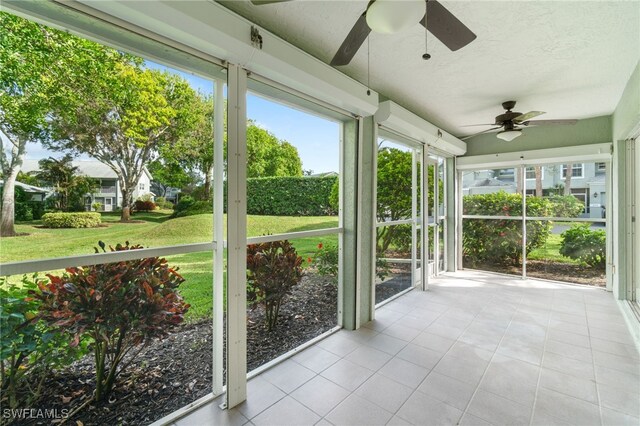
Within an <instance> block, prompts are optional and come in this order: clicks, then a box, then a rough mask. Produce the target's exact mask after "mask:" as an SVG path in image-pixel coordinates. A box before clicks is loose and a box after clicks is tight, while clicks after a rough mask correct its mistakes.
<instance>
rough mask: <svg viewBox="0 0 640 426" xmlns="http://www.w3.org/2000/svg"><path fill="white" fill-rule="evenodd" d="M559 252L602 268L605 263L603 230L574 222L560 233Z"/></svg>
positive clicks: (604, 235)
mask: <svg viewBox="0 0 640 426" xmlns="http://www.w3.org/2000/svg"><path fill="white" fill-rule="evenodd" d="M561 237H562V243H561V245H560V254H561V255H563V256H566V257H569V258H571V259H574V260H579V261H580V262H582V263H584V264H586V265H589V266H591V267H593V268H597V269H600V270H604V269H605V268H606V264H607V256H606V249H607V248H606V243H607V237H606V234H605V231H604V230H601V229H597V230H592V229H591V226H590V224H588V223H584V224H575V225H573V226H572V227H571V228H569V229H568V230H566V231H564V232H563V233H562V234H561Z"/></svg>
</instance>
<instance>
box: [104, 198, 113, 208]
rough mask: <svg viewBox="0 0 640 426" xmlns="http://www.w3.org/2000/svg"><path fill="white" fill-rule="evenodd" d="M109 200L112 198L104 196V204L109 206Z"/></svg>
mask: <svg viewBox="0 0 640 426" xmlns="http://www.w3.org/2000/svg"><path fill="white" fill-rule="evenodd" d="M111 200H113V198H105V199H104V204H105V205H107V206H110V205H111Z"/></svg>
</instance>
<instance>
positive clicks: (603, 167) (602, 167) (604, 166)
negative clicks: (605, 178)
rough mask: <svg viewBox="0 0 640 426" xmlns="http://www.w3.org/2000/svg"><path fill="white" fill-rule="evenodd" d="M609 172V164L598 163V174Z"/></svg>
mask: <svg viewBox="0 0 640 426" xmlns="http://www.w3.org/2000/svg"><path fill="white" fill-rule="evenodd" d="M606 170H607V163H596V172H604V171H606Z"/></svg>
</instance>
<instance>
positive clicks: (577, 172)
mask: <svg viewBox="0 0 640 426" xmlns="http://www.w3.org/2000/svg"><path fill="white" fill-rule="evenodd" d="M583 169H584V164H573V165H572V167H571V170H572V172H573V173H572V174H571V177H574V178H581V177H584V176H583V173H582V171H583ZM562 177H563V178H566V177H567V165H566V164H563V165H562Z"/></svg>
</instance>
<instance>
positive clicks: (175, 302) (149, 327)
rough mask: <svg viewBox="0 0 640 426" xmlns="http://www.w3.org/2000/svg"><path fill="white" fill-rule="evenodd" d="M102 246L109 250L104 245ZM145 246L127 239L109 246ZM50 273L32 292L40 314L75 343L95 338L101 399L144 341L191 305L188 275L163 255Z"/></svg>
mask: <svg viewBox="0 0 640 426" xmlns="http://www.w3.org/2000/svg"><path fill="white" fill-rule="evenodd" d="M99 245H100V247H101V249H102V251H105V252H106V250H105V244H104V243H103V242H101V241H100V242H99ZM141 248H143V247H142V246H140V245H130V244H129V242H128V241H127V242H126V243H125V244H124V245H122V244H118V245H116V246H115V248H114V247H111V246H110V247H109V250H110V251H112V252H114V251H127V250H137V249H141ZM96 252H99V250H98V249H97V248H96ZM47 277H49V282H46V281H40V282H39V283H38V288H39V290H36V291H31V296H32V297H33V298H35V299H38V300H40V302H41V306H40V311H39V315H38V318H41V319H44V320H45V321H46V322H47V323H49V324H50V325H51V326H54V327H59V328H60V330H61V331H62V332H64V333H70V334H71V335H73V341H72V346H75V345H78V343H79V342H80V340H81V339H91V340H93V342H92V343H91V345H90V346H91V348H92V349H93V352H94V355H95V364H96V391H95V399H96V400H98V401H101V400H104V399H105V398H108V396H109V394H110V393H111V391H112V389H113V386H114V384H115V381H116V378H117V376H118V375H119V374H120V373H121V372H122V371H123V370H124V369H125V368H126V367H127V366H128V365H129V364H130V363H131V362H132V361H133V360H134V359H135V356H136V355H137V354H138V353H139V352H140V351H141V350H142V348H144V345H145V344H146V343H148V342H149V341H150V340H151V339H153V338H163V337H165V336H166V335H167V334H168V333H169V332H170V331H171V329H172V328H173V327H175V326H176V325H177V324H180V323H181V322H182V321H183V320H184V315H185V313H186V312H187V311H188V309H189V305H188V304H187V303H185V302H184V300H183V299H182V296H181V295H180V294H179V293H178V291H177V290H178V287H179V286H180V284H182V283H183V282H184V278H182V276H181V275H180V274H179V273H178V272H177V268H171V267H170V266H169V265H168V264H167V260H166V259H164V258H158V257H148V258H144V259H137V260H127V261H122V262H112V263H105V264H101V265H91V266H82V267H75V268H67V269H66V272H65V273H64V274H62V275H60V276H56V275H51V274H49V275H47ZM124 360H126V362H125V363H122V361H124Z"/></svg>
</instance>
